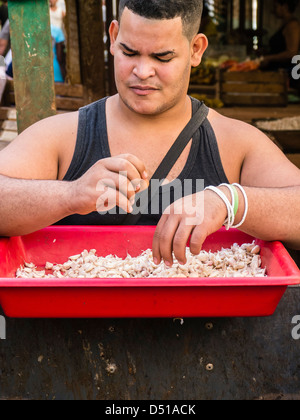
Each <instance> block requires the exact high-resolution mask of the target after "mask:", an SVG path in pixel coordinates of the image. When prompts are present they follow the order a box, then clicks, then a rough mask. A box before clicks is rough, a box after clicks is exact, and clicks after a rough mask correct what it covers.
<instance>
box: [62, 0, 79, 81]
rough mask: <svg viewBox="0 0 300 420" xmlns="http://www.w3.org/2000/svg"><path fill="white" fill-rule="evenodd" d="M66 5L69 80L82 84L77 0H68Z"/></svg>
mask: <svg viewBox="0 0 300 420" xmlns="http://www.w3.org/2000/svg"><path fill="white" fill-rule="evenodd" d="M66 6H67V16H66V22H65V27H66V35H67V80H68V82H70V83H71V85H76V84H81V74H80V50H79V35H78V32H79V31H78V29H79V28H78V11H77V2H76V0H66Z"/></svg>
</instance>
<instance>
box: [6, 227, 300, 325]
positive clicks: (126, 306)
mask: <svg viewBox="0 0 300 420" xmlns="http://www.w3.org/2000/svg"><path fill="white" fill-rule="evenodd" d="M154 232H155V227H148V226H147V227H144V226H142V227H82V226H76V227H73V226H72V227H64V226H59V227H50V228H47V229H43V230H41V231H39V232H36V233H34V234H31V235H27V236H23V237H12V238H3V239H0V305H1V306H2V308H3V310H4V312H5V315H7V316H8V317H15V318H121V317H122V318H135V317H138V318H157V317H171V318H174V317H180V318H184V317H240V316H243V317H248V316H269V315H272V314H273V313H274V311H275V310H276V307H277V305H278V303H279V301H280V299H281V298H282V296H283V294H284V293H285V291H286V288H287V286H289V285H296V284H300V271H299V270H298V268H297V266H296V264H295V263H294V261H293V260H292V259H291V257H290V256H289V254H288V252H287V251H286V250H285V248H284V247H283V245H282V244H281V243H279V242H274V243H269V242H264V241H260V240H256V242H257V244H259V245H260V246H261V248H262V252H261V257H262V263H263V266H264V267H265V266H266V267H267V273H268V277H267V278H214V279H209V278H206V279H203V278H202V279H201V278H200V279H164V278H162V279H50V280H49V279H44V280H43V279H41V280H39V279H32V280H31V279H29V280H28V279H16V278H14V277H15V273H16V270H17V268H19V266H20V265H21V264H24V261H26V262H33V263H34V264H36V265H37V266H42V265H45V263H46V262H47V261H50V262H53V263H58V264H59V263H63V262H65V261H67V260H68V258H69V256H71V255H75V254H78V253H81V252H82V251H83V250H84V249H87V250H90V249H96V250H97V255H99V256H107V255H109V254H115V255H117V256H118V257H122V258H125V257H126V255H127V253H129V254H130V255H131V256H133V257H135V256H138V255H139V254H140V253H141V252H142V251H144V250H146V249H148V248H151V247H152V240H153V235H154ZM252 241H253V238H252V237H250V236H248V235H246V234H244V233H242V232H239V231H236V230H232V231H229V232H227V231H226V230H225V229H221V230H220V231H219V232H216V233H215V234H213V235H211V236H210V237H209V238H208V239H207V241H206V242H205V244H204V247H203V249H205V250H207V251H208V250H211V251H213V252H215V251H217V250H219V249H221V247H225V248H226V247H230V246H231V245H232V244H233V243H235V242H236V243H238V244H239V245H242V244H243V243H245V242H246V243H248V242H252Z"/></svg>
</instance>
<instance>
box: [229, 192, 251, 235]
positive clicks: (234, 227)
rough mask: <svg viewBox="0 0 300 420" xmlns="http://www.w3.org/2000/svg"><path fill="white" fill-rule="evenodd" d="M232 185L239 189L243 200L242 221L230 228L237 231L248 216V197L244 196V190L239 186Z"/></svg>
mask: <svg viewBox="0 0 300 420" xmlns="http://www.w3.org/2000/svg"><path fill="white" fill-rule="evenodd" d="M232 185H233V186H234V187H237V188H239V189H240V190H241V191H242V194H243V196H244V199H245V212H244V216H243V218H242V221H241V222H240V223H239V224H238V225H236V226H232V227H233V229H237V228H239V227H241V226H242V225H243V224H244V223H245V220H246V217H247V215H248V210H249V202H248V197H247V194H246V191H245V190H244V188H243V187H242V186H241V185H240V184H232Z"/></svg>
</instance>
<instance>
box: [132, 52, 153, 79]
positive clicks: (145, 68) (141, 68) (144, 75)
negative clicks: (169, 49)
mask: <svg viewBox="0 0 300 420" xmlns="http://www.w3.org/2000/svg"><path fill="white" fill-rule="evenodd" d="M133 74H134V75H135V76H136V77H138V78H139V79H140V80H147V79H149V78H150V77H153V76H155V69H154V66H153V62H152V60H150V59H148V58H142V57H139V59H138V60H137V62H136V64H135V66H134V69H133Z"/></svg>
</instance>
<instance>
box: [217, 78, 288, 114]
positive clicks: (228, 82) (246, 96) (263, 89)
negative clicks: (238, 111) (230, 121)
mask: <svg viewBox="0 0 300 420" xmlns="http://www.w3.org/2000/svg"><path fill="white" fill-rule="evenodd" d="M220 92H221V100H222V101H223V102H224V104H225V105H229V106H230V105H244V106H260V105H261V106H287V105H288V75H287V74H286V73H285V72H283V71H282V72H261V71H253V72H248V73H239V72H221V73H220Z"/></svg>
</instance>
